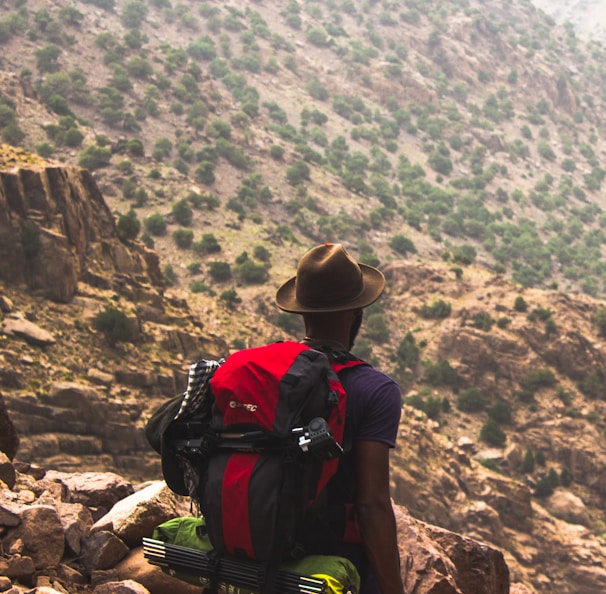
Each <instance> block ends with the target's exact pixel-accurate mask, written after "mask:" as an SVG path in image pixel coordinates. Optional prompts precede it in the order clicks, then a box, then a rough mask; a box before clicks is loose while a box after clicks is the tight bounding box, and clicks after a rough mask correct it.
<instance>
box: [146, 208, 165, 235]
mask: <svg viewBox="0 0 606 594" xmlns="http://www.w3.org/2000/svg"><path fill="white" fill-rule="evenodd" d="M143 226H144V227H145V230H146V231H147V232H148V233H150V234H151V235H155V236H156V237H159V236H161V235H164V234H165V233H166V227H167V225H166V219H165V218H164V216H163V215H161V214H160V213H158V212H156V213H154V214H151V215H149V216H148V217H147V218H145V219H144V220H143Z"/></svg>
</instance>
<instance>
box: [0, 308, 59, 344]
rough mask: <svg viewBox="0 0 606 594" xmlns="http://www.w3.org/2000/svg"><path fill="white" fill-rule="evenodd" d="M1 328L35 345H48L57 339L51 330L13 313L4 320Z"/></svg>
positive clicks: (10, 334) (5, 332)
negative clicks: (48, 330)
mask: <svg viewBox="0 0 606 594" xmlns="http://www.w3.org/2000/svg"><path fill="white" fill-rule="evenodd" d="M1 330H2V332H3V333H4V334H8V335H9V336H17V337H19V338H22V339H23V340H25V342H27V343H28V344H31V345H33V346H41V347H46V346H50V345H53V344H55V342H56V340H55V338H54V337H53V335H52V334H51V333H50V332H47V331H46V330H43V329H42V328H40V327H39V326H37V325H36V324H34V323H33V322H30V321H29V320H26V319H25V318H23V317H21V316H18V315H15V314H13V315H12V316H11V317H8V318H6V319H5V320H4V321H3V322H2V327H1Z"/></svg>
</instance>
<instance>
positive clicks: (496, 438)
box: [480, 419, 507, 448]
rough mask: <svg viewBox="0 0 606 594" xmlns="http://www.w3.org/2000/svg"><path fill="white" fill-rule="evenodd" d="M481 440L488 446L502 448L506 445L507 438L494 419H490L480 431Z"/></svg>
mask: <svg viewBox="0 0 606 594" xmlns="http://www.w3.org/2000/svg"><path fill="white" fill-rule="evenodd" d="M480 439H481V440H482V441H485V442H486V443H487V444H488V445H491V446H494V447H499V448H500V447H503V446H504V445H505V442H506V441H507V436H506V435H505V432H504V431H503V429H501V428H500V427H499V425H498V424H497V423H496V422H495V421H494V420H493V419H488V420H487V421H486V422H485V423H484V425H483V426H482V429H481V430H480Z"/></svg>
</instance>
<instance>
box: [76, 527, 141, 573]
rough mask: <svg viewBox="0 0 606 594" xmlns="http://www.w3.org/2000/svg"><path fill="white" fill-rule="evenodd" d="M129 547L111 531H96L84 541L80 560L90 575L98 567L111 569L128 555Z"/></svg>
mask: <svg viewBox="0 0 606 594" xmlns="http://www.w3.org/2000/svg"><path fill="white" fill-rule="evenodd" d="M128 551H129V549H128V547H127V546H126V545H125V544H124V542H122V541H121V540H120V539H119V538H118V537H117V536H115V535H114V534H112V533H111V532H106V531H103V532H95V534H92V535H91V536H89V537H88V538H87V539H86V540H84V542H83V543H82V549H81V552H80V561H81V563H82V565H83V566H84V569H85V570H86V572H87V573H88V574H89V575H90V574H91V573H92V572H93V571H95V570H97V569H110V568H111V567H114V566H115V565H117V564H118V563H119V562H120V561H121V560H122V559H124V557H126V555H128Z"/></svg>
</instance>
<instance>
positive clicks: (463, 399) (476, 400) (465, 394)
mask: <svg viewBox="0 0 606 594" xmlns="http://www.w3.org/2000/svg"><path fill="white" fill-rule="evenodd" d="M485 406H486V396H484V394H483V393H482V392H481V391H480V390H479V389H478V388H467V389H466V390H463V391H462V392H461V393H460V394H459V397H458V398H457V408H458V409H459V410H460V411H462V412H472V413H473V412H479V411H481V410H483V409H484V408H485Z"/></svg>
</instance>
